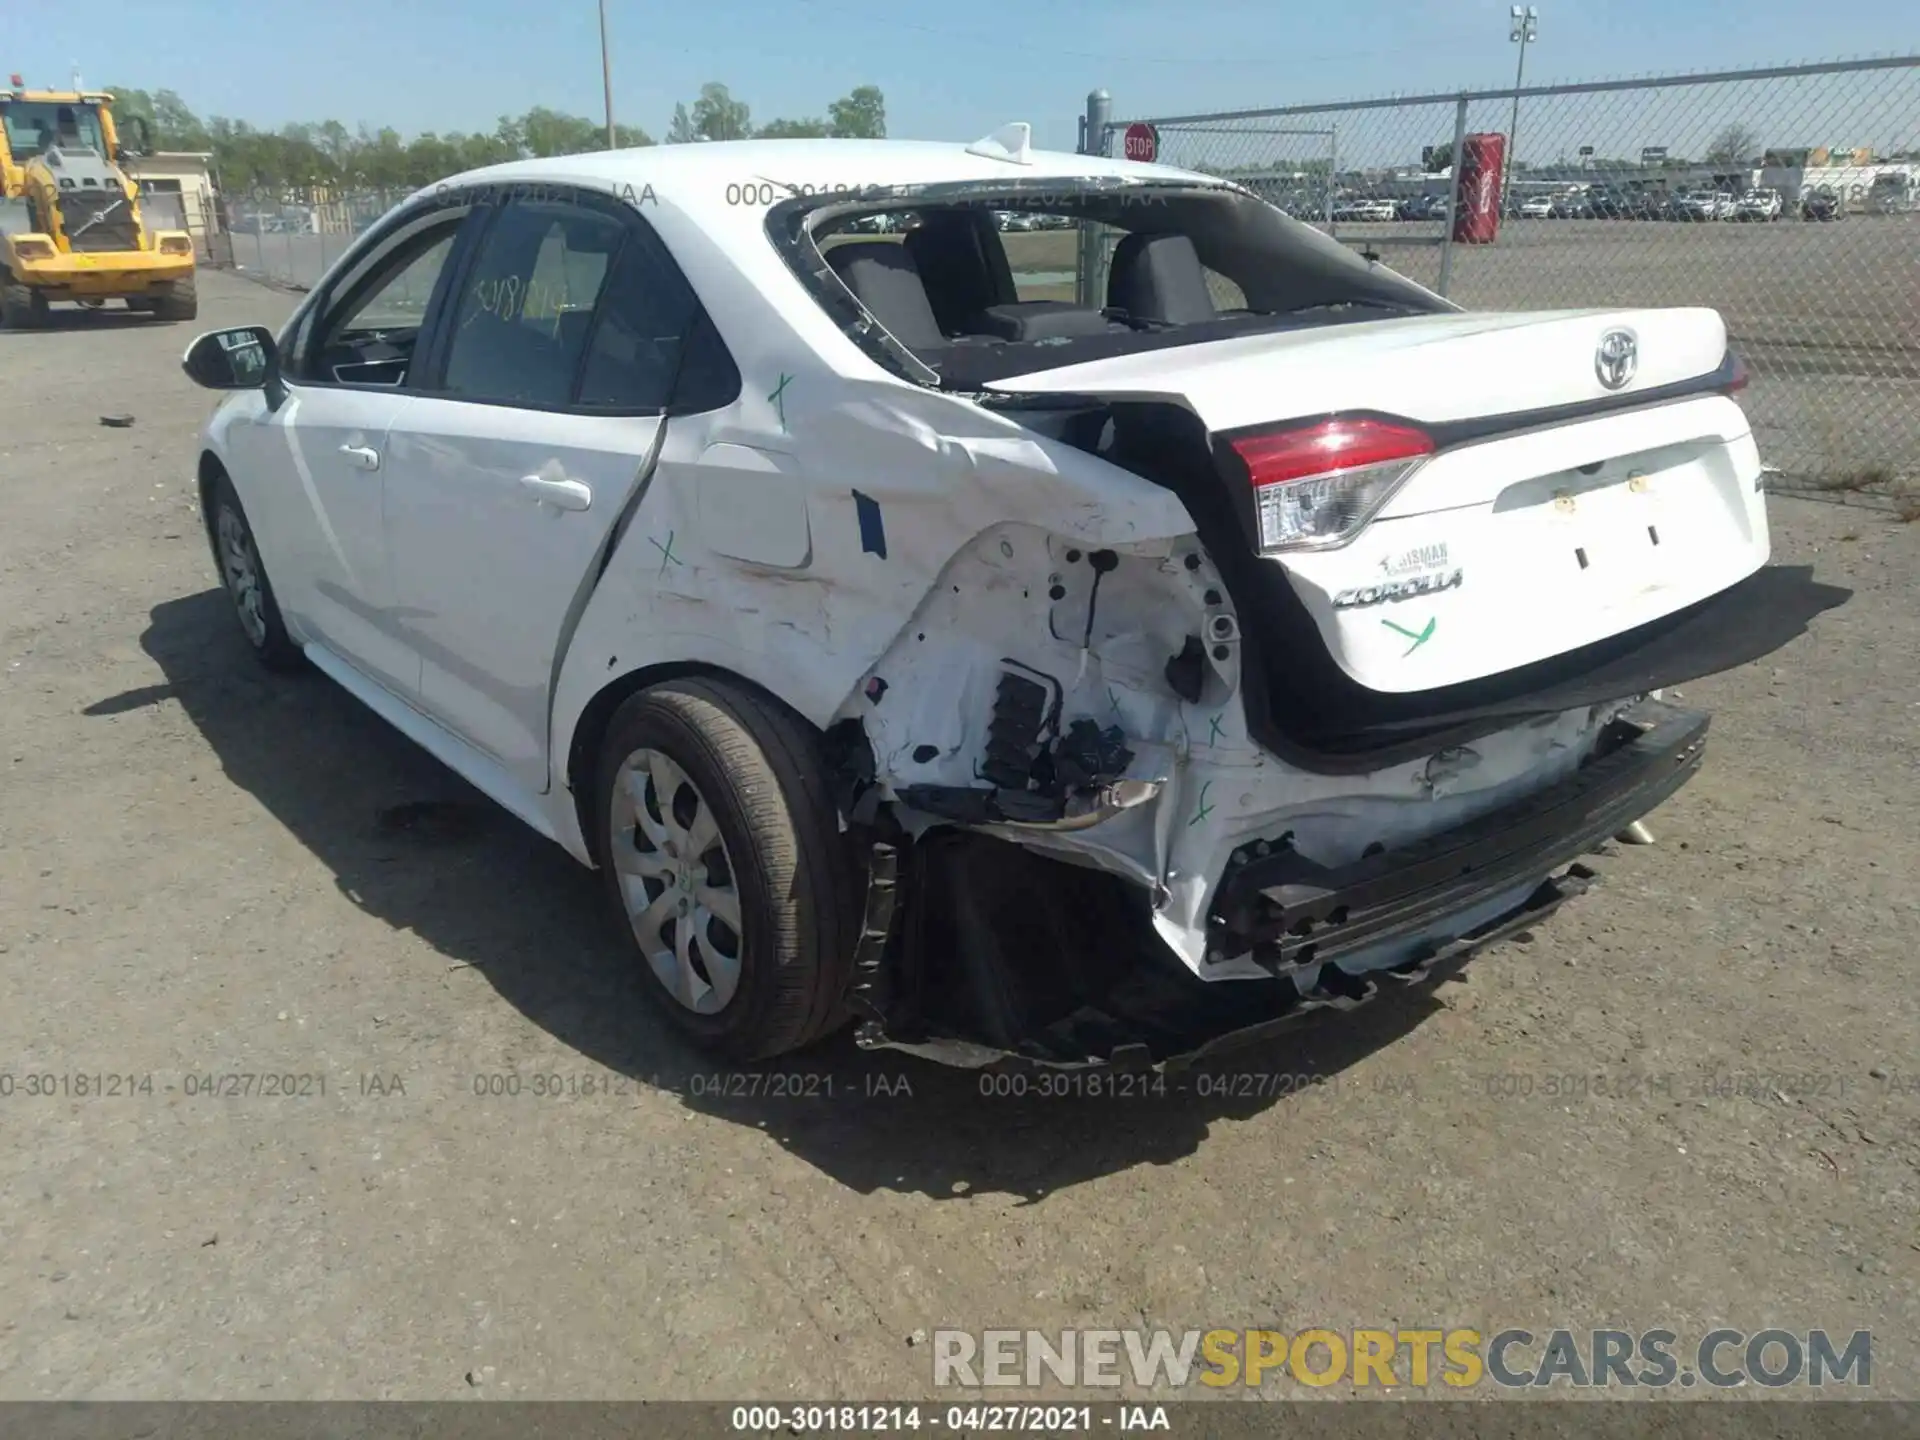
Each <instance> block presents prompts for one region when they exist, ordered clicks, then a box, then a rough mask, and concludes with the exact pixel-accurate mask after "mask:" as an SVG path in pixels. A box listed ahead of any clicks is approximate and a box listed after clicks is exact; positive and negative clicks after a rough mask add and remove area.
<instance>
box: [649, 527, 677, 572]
mask: <svg viewBox="0 0 1920 1440" xmlns="http://www.w3.org/2000/svg"><path fill="white" fill-rule="evenodd" d="M647 543H648V544H649V545H651V546H653V548H654V549H656V550H658V551H659V552H660V573H661V574H662V575H664V574H666V573H667V566H668V565H670V564H671V565H684V564H686V563H687V562H686V561H684V560H682V559H681V558H680V557H679V556H678V555H676V554H674V553H673V531H671V530H669V531H667V543H666V544H664V545H662V544H661V543H660V542H659V541H658V540H655V539H654V538H653V537H652V536H648V537H647Z"/></svg>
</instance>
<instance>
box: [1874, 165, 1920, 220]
mask: <svg viewBox="0 0 1920 1440" xmlns="http://www.w3.org/2000/svg"><path fill="white" fill-rule="evenodd" d="M1916 207H1920V185H1916V184H1915V182H1914V180H1913V179H1912V178H1910V177H1909V176H1907V175H1905V174H1902V173H1900V172H1898V171H1883V172H1882V173H1880V174H1879V175H1876V176H1875V177H1874V179H1873V184H1872V185H1870V186H1868V187H1867V198H1866V201H1865V204H1864V207H1863V208H1864V209H1865V210H1866V212H1867V214H1869V215H1904V214H1906V213H1908V212H1909V211H1911V210H1913V209H1915V208H1916Z"/></svg>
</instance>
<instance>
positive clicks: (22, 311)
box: [0, 280, 47, 330]
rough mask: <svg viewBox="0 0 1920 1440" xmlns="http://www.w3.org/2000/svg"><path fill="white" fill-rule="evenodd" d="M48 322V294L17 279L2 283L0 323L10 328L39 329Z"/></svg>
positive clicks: (0, 284) (0, 285)
mask: <svg viewBox="0 0 1920 1440" xmlns="http://www.w3.org/2000/svg"><path fill="white" fill-rule="evenodd" d="M46 323H47V297H46V296H44V295H42V294H41V293H40V292H39V291H38V290H35V289H34V288H33V287H32V286H31V285H22V284H20V283H19V282H18V281H16V280H7V281H5V282H3V283H0V325H5V326H6V327H7V329H9V330H37V329H39V328H40V327H41V326H42V325H45V324H46Z"/></svg>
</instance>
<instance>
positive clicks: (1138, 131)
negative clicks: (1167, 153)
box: [1125, 120, 1160, 163]
mask: <svg viewBox="0 0 1920 1440" xmlns="http://www.w3.org/2000/svg"><path fill="white" fill-rule="evenodd" d="M1159 153H1160V136H1159V133H1158V132H1157V131H1155V130H1154V128H1153V126H1151V125H1149V124H1147V123H1146V121H1144V120H1136V121H1134V122H1133V124H1131V125H1129V126H1127V135H1126V149H1125V154H1126V157H1127V159H1129V160H1139V161H1143V162H1146V163H1151V162H1152V161H1153V160H1154V158H1155V157H1156V156H1158V155H1159Z"/></svg>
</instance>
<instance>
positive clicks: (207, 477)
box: [194, 448, 233, 545]
mask: <svg viewBox="0 0 1920 1440" xmlns="http://www.w3.org/2000/svg"><path fill="white" fill-rule="evenodd" d="M221 480H225V481H226V482H227V483H228V484H232V483H233V477H232V476H231V475H230V474H228V473H227V467H226V465H225V463H224V462H222V460H221V459H220V457H219V456H218V455H216V454H215V453H214V452H213V451H212V450H210V449H204V448H203V449H202V450H201V451H200V461H199V464H198V465H196V466H195V467H194V486H195V490H196V492H197V493H198V495H199V498H200V528H201V529H202V530H204V531H206V532H207V543H208V544H209V545H211V544H213V487H214V485H215V483H217V482H218V481H221Z"/></svg>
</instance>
